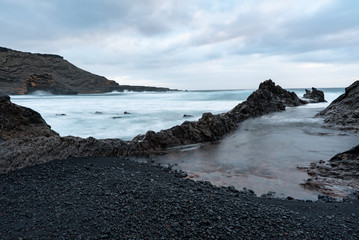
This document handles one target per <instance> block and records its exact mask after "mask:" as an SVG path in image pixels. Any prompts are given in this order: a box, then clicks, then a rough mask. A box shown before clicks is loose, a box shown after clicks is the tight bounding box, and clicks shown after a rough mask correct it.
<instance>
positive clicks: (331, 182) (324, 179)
mask: <svg viewBox="0 0 359 240" xmlns="http://www.w3.org/2000/svg"><path fill="white" fill-rule="evenodd" d="M305 170H306V171H307V173H308V174H309V175H310V176H311V178H309V179H307V180H306V182H305V183H304V184H302V185H303V186H304V187H305V188H307V189H310V190H316V191H319V192H320V193H322V194H325V195H331V196H339V197H344V196H346V195H347V194H348V193H354V192H357V191H359V145H357V146H356V147H353V148H352V149H350V150H348V151H345V152H342V153H339V154H337V155H335V156H334V157H332V158H331V159H330V160H329V161H319V162H315V163H311V164H310V166H309V167H308V168H305Z"/></svg>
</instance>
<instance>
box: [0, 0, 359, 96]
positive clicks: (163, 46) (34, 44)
mask: <svg viewBox="0 0 359 240" xmlns="http://www.w3.org/2000/svg"><path fill="white" fill-rule="evenodd" d="M358 14H359V1H358V0H316V1H313V0H218V1H217V0H131V1H129V0H51V1H49V0H0V33H1V34H0V46H2V47H7V48H11V49H14V50H19V51H26V52H36V53H51V54H58V55H61V56H63V57H64V58H65V59H66V60H68V61H69V62H71V63H73V64H74V65H76V66H78V67H80V68H82V69H84V70H87V71H89V72H92V73H95V74H98V75H101V76H105V77H106V78H108V79H111V80H115V81H117V82H118V83H120V84H128V85H146V86H160V87H169V88H176V89H182V90H186V89H188V90H199V89H203V90H205V89H208V90H209V89H255V88H257V87H258V85H259V83H260V82H262V81H264V80H266V79H272V80H273V81H275V82H276V83H277V84H279V85H281V86H282V87H285V88H302V87H306V88H309V87H318V88H321V87H346V86H349V85H350V84H351V83H352V82H354V81H355V80H358V79H359V17H358Z"/></svg>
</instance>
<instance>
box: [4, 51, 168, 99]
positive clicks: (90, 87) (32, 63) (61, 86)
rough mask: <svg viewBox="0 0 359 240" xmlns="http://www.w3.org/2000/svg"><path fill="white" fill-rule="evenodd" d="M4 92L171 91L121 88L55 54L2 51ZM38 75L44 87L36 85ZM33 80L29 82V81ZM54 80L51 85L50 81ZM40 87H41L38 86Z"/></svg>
mask: <svg viewBox="0 0 359 240" xmlns="http://www.w3.org/2000/svg"><path fill="white" fill-rule="evenodd" d="M0 49H1V50H0V62H1V64H0V82H1V85H0V93H2V94H10V95H13V94H26V93H29V92H31V91H32V90H33V89H34V88H35V90H36V88H38V87H39V86H42V87H44V88H46V91H50V92H52V93H54V94H73V93H103V92H112V91H120V92H121V91H124V90H129V91H170V90H171V89H168V88H156V87H145V86H143V87H142V86H128V85H119V84H118V83H117V82H115V81H112V80H108V79H106V78H105V77H102V76H98V75H95V74H92V73H90V72H87V71H85V70H82V69H80V68H78V67H76V66H74V65H73V64H71V63H69V62H68V61H66V60H65V59H64V58H63V57H61V56H58V55H53V54H39V53H29V52H20V51H15V50H11V49H8V48H0ZM34 74H36V76H37V77H35V78H36V79H37V80H36V82H37V81H38V78H39V76H42V77H41V78H40V79H42V80H41V84H40V83H39V84H36V85H35V86H33V85H32V83H33V82H34V81H33V80H34V79H33V78H34ZM29 78H30V79H32V80H28V79H29ZM49 78H50V79H51V81H50V82H49V83H47V82H46V81H47V79H49ZM36 86H37V87H36Z"/></svg>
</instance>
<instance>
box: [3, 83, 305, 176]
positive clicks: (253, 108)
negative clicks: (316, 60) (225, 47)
mask: <svg viewBox="0 0 359 240" xmlns="http://www.w3.org/2000/svg"><path fill="white" fill-rule="evenodd" d="M5 98H6V97H5ZM1 104H3V102H1ZM9 104H12V103H11V102H10V101H9V99H7V100H6V106H7V108H12V107H13V106H8V105H9ZM301 104H304V102H303V101H301V100H300V99H299V98H298V97H297V96H296V95H295V93H291V92H288V91H286V90H284V89H282V88H281V87H280V86H276V85H275V83H274V82H273V81H271V80H267V81H265V82H263V83H262V84H261V85H260V86H259V89H258V90H257V91H255V92H253V93H252V94H251V95H250V96H249V97H248V99H247V101H245V102H243V103H241V104H239V105H238V106H236V107H235V108H234V109H233V110H231V111H229V112H228V113H223V114H216V115H214V114H212V113H204V114H203V116H202V118H200V119H199V120H198V121H193V122H189V121H186V122H184V123H183V124H181V125H178V126H174V127H172V128H170V129H166V130H162V131H159V132H153V131H148V132H147V133H146V134H144V135H138V136H137V137H135V138H134V139H133V140H131V141H122V140H121V139H94V138H86V139H83V138H79V137H71V136H69V137H59V136H58V135H57V134H56V133H55V134H48V133H47V131H49V128H48V127H46V126H43V127H44V128H43V129H39V132H38V135H36V136H35V135H31V134H27V135H22V134H21V133H18V132H17V130H16V129H17V128H16V126H17V125H18V123H14V126H13V127H12V129H14V131H10V132H9V131H8V130H6V129H5V130H4V131H5V133H4V135H6V138H3V139H4V140H6V141H2V142H1V141H0V171H2V172H6V171H9V170H13V169H17V168H21V167H25V166H29V165H33V164H39V163H44V162H48V161H51V160H54V159H67V158H71V157H87V156H108V157H121V156H144V155H148V154H151V153H156V152H160V151H164V150H166V149H167V148H170V147H176V146H180V145H186V144H196V143H203V142H209V141H215V140H218V139H220V138H221V137H223V136H224V135H225V134H227V133H229V132H230V131H231V130H233V129H235V128H236V127H237V124H238V123H240V122H241V121H243V120H245V119H248V118H251V117H258V116H261V115H264V114H267V113H269V112H275V111H283V110H285V107H286V106H298V105H301ZM16 109H17V111H19V114H21V112H22V111H25V110H24V109H19V108H16ZM26 111H27V110H26ZM4 114H5V118H7V117H6V114H7V113H6V112H5V113H4ZM14 117H16V112H14ZM38 121H40V120H38ZM25 126H26V125H25ZM19 131H20V132H21V131H22V130H19ZM42 131H45V132H44V133H45V134H44V133H42Z"/></svg>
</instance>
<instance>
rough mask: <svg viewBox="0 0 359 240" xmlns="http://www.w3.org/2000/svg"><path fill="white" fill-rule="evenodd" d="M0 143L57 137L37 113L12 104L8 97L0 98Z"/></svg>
mask: <svg viewBox="0 0 359 240" xmlns="http://www.w3.org/2000/svg"><path fill="white" fill-rule="evenodd" d="M0 130H1V131H0V141H4V140H9V139H13V138H26V137H38V136H45V137H49V136H58V134H57V133H56V132H54V131H52V130H51V127H50V126H49V125H47V124H46V122H45V120H44V119H43V118H42V117H41V115H40V114H39V113H38V112H35V111H34V110H32V109H30V108H26V107H22V106H18V105H16V104H13V103H12V102H11V101H10V97H9V96H6V95H5V96H0Z"/></svg>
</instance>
